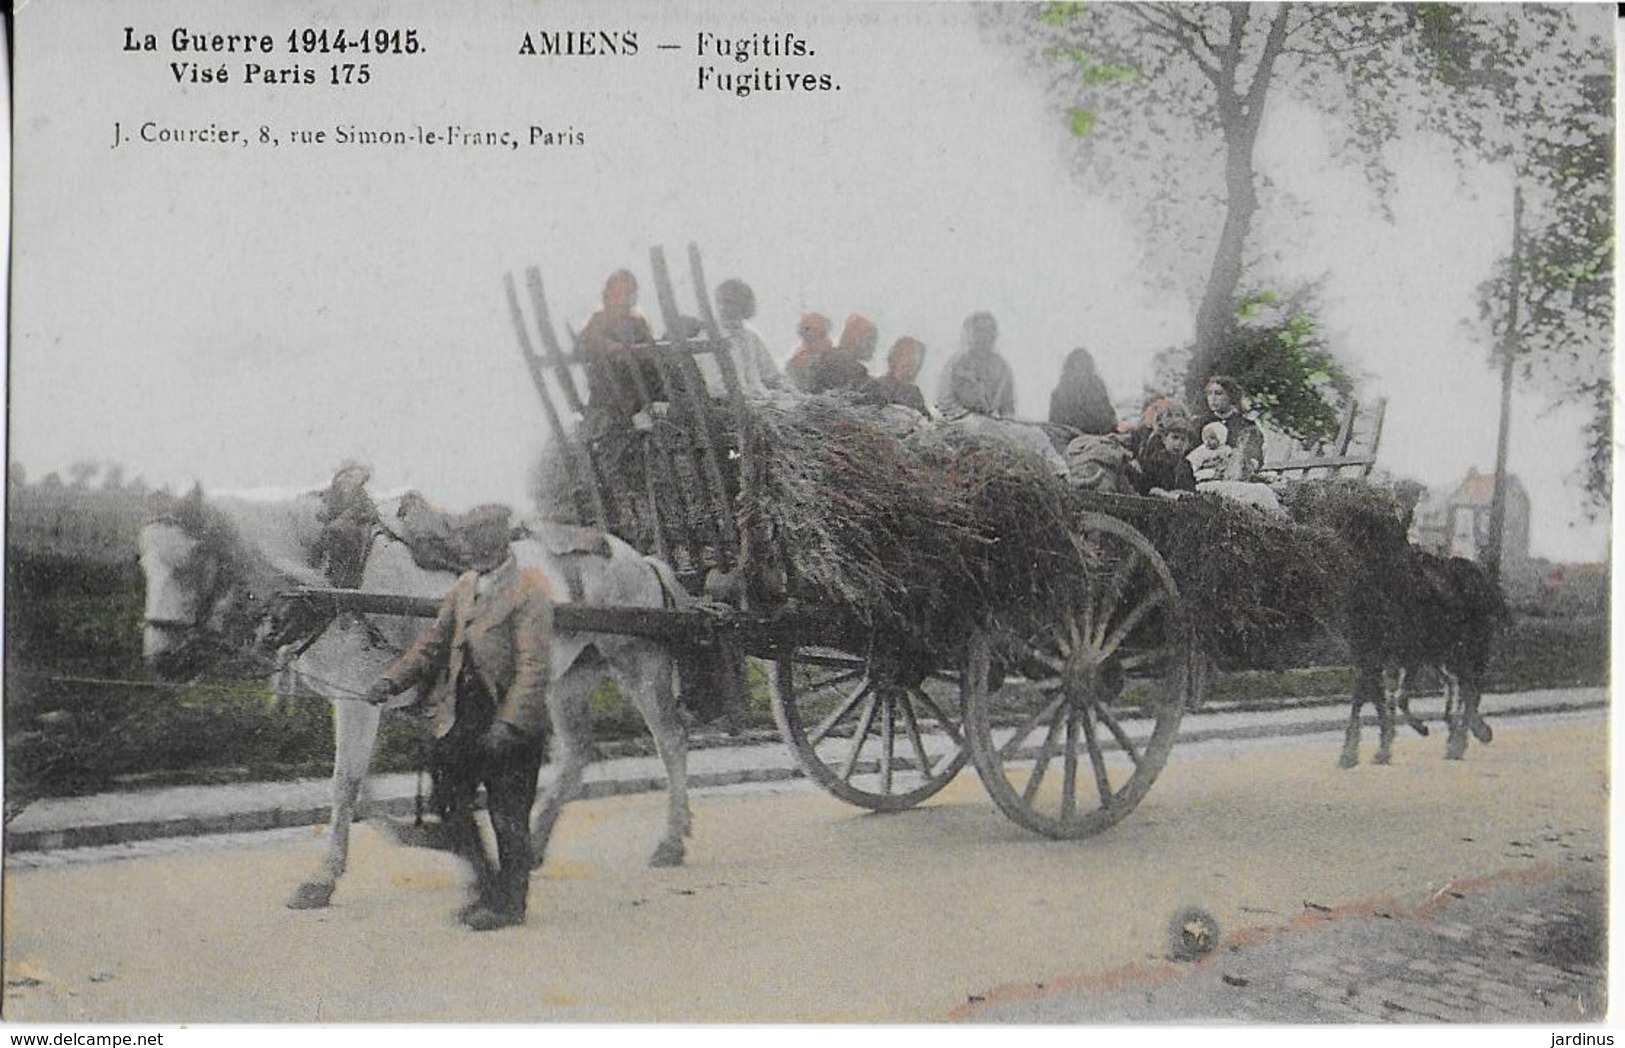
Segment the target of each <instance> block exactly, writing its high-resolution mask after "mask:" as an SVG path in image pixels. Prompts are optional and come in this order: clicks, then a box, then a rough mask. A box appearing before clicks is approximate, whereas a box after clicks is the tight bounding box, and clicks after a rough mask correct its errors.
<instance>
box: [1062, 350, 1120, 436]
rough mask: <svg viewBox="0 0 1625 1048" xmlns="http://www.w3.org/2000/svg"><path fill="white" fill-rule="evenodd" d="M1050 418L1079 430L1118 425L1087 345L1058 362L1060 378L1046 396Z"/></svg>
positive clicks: (1103, 430)
mask: <svg viewBox="0 0 1625 1048" xmlns="http://www.w3.org/2000/svg"><path fill="white" fill-rule="evenodd" d="M1049 420H1050V422H1052V423H1054V424H1055V425H1059V426H1069V427H1071V428H1072V429H1075V430H1077V431H1078V432H1079V433H1094V434H1105V433H1110V432H1112V430H1113V429H1115V428H1116V426H1117V412H1116V409H1114V408H1113V407H1112V398H1111V395H1110V394H1109V393H1107V391H1106V383H1105V382H1104V381H1103V380H1102V379H1101V377H1100V372H1098V371H1096V370H1095V358H1094V357H1093V356H1091V355H1090V354H1089V351H1088V350H1087V349H1082V348H1079V349H1074V350H1073V351H1072V352H1071V353H1069V354H1068V355H1067V358H1066V363H1064V364H1062V365H1061V378H1060V381H1059V382H1057V383H1056V384H1055V391H1054V392H1053V393H1051V394H1050V396H1049Z"/></svg>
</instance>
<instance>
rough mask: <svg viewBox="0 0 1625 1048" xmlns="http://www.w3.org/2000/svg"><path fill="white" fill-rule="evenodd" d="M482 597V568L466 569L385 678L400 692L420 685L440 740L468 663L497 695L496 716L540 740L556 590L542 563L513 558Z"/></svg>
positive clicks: (452, 719) (449, 723)
mask: <svg viewBox="0 0 1625 1048" xmlns="http://www.w3.org/2000/svg"><path fill="white" fill-rule="evenodd" d="M494 574H495V576H496V577H494V578H492V579H491V580H489V581H490V583H491V584H492V585H491V588H490V592H488V593H486V594H484V595H480V596H476V591H477V587H478V584H479V581H480V575H479V573H478V572H474V571H469V572H465V573H464V574H463V575H462V576H461V577H460V578H458V580H457V585H456V586H454V587H452V590H451V592H450V593H448V594H446V598H445V600H444V601H442V602H441V604H440V611H439V614H437V615H436V616H435V620H434V622H433V623H432V624H431V625H430V626H429V627H428V628H426V629H425V630H424V631H423V632H422V633H421V634H419V635H418V638H417V639H416V640H415V641H413V642H412V645H411V647H409V648H407V649H406V651H405V652H403V653H402V654H401V657H400V658H398V659H396V660H395V662H394V663H392V664H391V665H390V666H389V668H388V669H386V670H385V671H384V672H383V674H382V677H383V679H385V680H387V681H389V682H390V683H391V685H393V687H394V690H395V691H397V692H399V691H405V690H406V689H407V688H409V687H411V686H412V685H414V684H416V685H417V686H418V689H419V695H420V697H421V698H420V703H421V706H420V709H421V711H422V713H423V715H424V716H425V717H427V718H430V719H431V720H432V723H433V725H434V733H435V736H436V737H437V738H438V737H439V736H442V735H445V734H446V732H448V731H450V730H451V726H452V724H453V723H454V722H455V720H456V709H457V706H456V696H455V694H454V688H455V682H456V681H457V680H458V678H459V674H461V673H462V670H463V667H464V666H465V665H469V666H471V667H472V669H473V670H474V671H475V672H476V673H478V674H479V676H480V680H481V682H482V683H484V685H485V687H486V689H487V690H488V691H489V692H490V693H491V696H492V698H493V699H494V700H495V701H496V706H497V708H496V719H497V720H500V721H506V722H507V723H509V724H511V725H513V726H514V727H516V728H518V729H519V730H520V731H523V732H525V733H527V734H529V735H531V736H534V737H537V738H540V737H542V736H543V735H544V733H545V729H546V727H547V683H548V679H549V672H550V665H549V656H550V654H551V649H552V645H553V595H552V591H551V589H550V587H549V586H548V582H547V579H546V577H545V576H544V575H543V574H542V573H541V572H540V571H539V570H537V569H536V568H517V567H516V566H515V565H514V564H512V563H511V562H510V563H509V564H507V565H505V566H504V567H502V568H499V569H497V572H496V573H494Z"/></svg>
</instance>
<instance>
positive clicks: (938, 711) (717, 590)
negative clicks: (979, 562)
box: [322, 247, 1207, 838]
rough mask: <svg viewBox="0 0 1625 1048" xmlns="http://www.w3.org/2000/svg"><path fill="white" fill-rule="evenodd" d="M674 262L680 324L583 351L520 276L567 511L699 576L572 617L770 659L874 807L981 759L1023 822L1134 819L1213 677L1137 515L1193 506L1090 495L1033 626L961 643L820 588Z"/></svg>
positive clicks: (393, 602)
mask: <svg viewBox="0 0 1625 1048" xmlns="http://www.w3.org/2000/svg"><path fill="white" fill-rule="evenodd" d="M651 255H652V258H651V262H652V267H651V268H652V270H653V273H654V278H655V283H656V288H657V297H658V301H659V305H660V318H659V320H660V322H661V323H662V324H663V327H664V334H663V336H662V337H660V338H658V339H656V340H654V341H653V342H650V343H647V344H638V345H630V346H624V347H618V348H617V350H616V352H614V353H608V354H606V353H601V352H599V353H595V352H594V350H593V348H592V347H591V346H589V345H587V344H586V343H585V341H584V340H583V339H582V338H581V337H580V336H575V335H574V334H573V333H572V340H573V343H574V344H573V345H572V346H571V347H569V348H568V349H567V348H566V347H565V346H564V345H562V344H561V342H560V340H559V339H558V337H557V335H556V332H555V330H554V328H553V323H552V319H551V313H550V311H549V309H548V304H547V301H546V297H545V293H544V289H543V283H542V278H541V275H540V273H539V272H538V271H537V270H535V269H531V270H530V271H529V272H528V273H527V274H526V279H525V282H524V285H525V290H526V295H525V296H524V299H525V300H528V307H529V308H528V314H527V308H526V307H527V302H526V301H525V300H522V297H521V294H520V288H519V285H518V282H517V281H515V280H514V279H513V278H512V277H510V278H509V279H508V281H507V293H508V299H509V305H510V309H511V312H512V317H513V321H514V325H515V330H516V333H517V335H518V340H519V346H520V349H521V352H522V354H523V357H524V359H525V361H526V363H527V365H528V367H529V370H530V374H531V377H532V380H533V382H534V384H535V387H536V389H537V392H538V393H539V394H540V398H541V404H542V407H543V411H544V414H545V416H546V420H547V424H548V427H549V430H550V433H551V436H552V439H553V445H554V447H553V449H552V454H553V456H554V461H553V466H554V467H555V469H554V474H553V475H552V476H551V477H550V478H549V479H550V480H551V482H552V485H553V487H554V489H555V490H553V491H552V493H551V494H552V500H553V505H552V506H551V507H550V509H551V510H552V515H554V516H565V517H571V518H573V522H574V523H576V524H581V525H590V526H594V527H596V528H600V529H602V530H604V531H608V532H610V533H613V534H616V535H617V536H619V537H621V538H623V539H625V540H627V541H628V542H630V543H631V544H632V545H633V546H634V547H636V548H638V549H640V550H641V551H642V552H644V553H646V554H649V555H652V556H657V557H659V558H660V559H661V560H663V561H665V562H666V563H667V564H668V565H669V566H671V568H672V569H673V573H674V574H675V576H676V577H677V579H678V580H679V581H680V584H681V587H682V589H683V590H685V591H686V592H685V594H684V595H682V596H681V597H680V598H679V600H678V602H677V604H676V606H673V607H670V608H667V609H663V610H662V609H650V608H645V607H615V606H600V605H593V604H589V603H581V602H579V601H572V602H569V603H561V604H560V605H559V606H558V608H557V609H556V613H555V625H556V627H557V628H558V629H559V630H560V631H561V632H577V633H602V634H618V635H633V636H640V637H646V638H650V639H654V640H658V641H660V642H661V643H663V644H665V645H667V646H668V647H670V648H671V649H672V650H674V651H675V652H679V653H684V654H686V655H687V656H689V658H688V659H686V660H683V661H684V663H685V664H686V665H694V664H695V661H694V658H693V657H694V656H696V655H698V656H700V657H702V658H703V657H705V656H706V655H709V656H711V657H712V658H713V659H715V660H716V661H713V662H712V663H711V665H712V666H721V667H724V668H725V672H732V673H739V674H743V673H745V672H746V665H747V663H746V660H747V659H756V660H760V662H761V663H763V664H765V668H766V669H767V677H768V680H769V682H770V685H771V693H772V703H773V711H774V716H775V719H776V720H777V723H778V725H779V728H780V731H781V733H782V735H783V737H784V739H785V741H786V742H787V743H788V744H789V745H790V747H791V749H792V750H793V751H794V753H795V755H796V757H797V759H798V761H799V762H800V765H801V767H802V768H803V769H804V770H805V772H806V774H807V775H808V777H810V778H811V779H812V780H813V781H815V782H817V783H818V784H819V785H820V786H822V787H823V788H825V789H826V790H828V791H829V792H830V793H832V794H834V795H835V796H837V797H839V798H841V799H842V800H845V801H847V802H849V803H852V804H855V805H858V806H861V807H865V808H869V809H872V810H876V811H899V810H903V809H906V808H909V807H911V806H913V805H916V804H918V803H920V802H921V801H923V800H925V799H926V798H928V797H930V796H932V795H933V794H935V793H936V792H938V791H939V790H941V789H942V788H943V787H944V786H946V785H947V784H948V783H949V782H950V781H951V780H952V779H953V778H954V777H955V776H956V775H957V774H958V773H959V772H960V771H961V770H962V769H963V767H964V766H965V764H966V763H967V762H974V764H975V766H976V768H977V771H978V772H979V774H980V776H981V778H982V780H983V782H984V783H985V784H986V787H987V789H988V791H989V793H990V794H991V795H992V797H993V799H994V801H995V802H996V803H997V804H998V806H999V807H1000V808H1001V809H1002V810H1003V811H1005V812H1006V814H1008V815H1009V816H1010V817H1011V818H1012V819H1014V820H1015V821H1016V822H1018V823H1020V824H1021V825H1023V826H1026V827H1028V828H1030V829H1032V830H1035V831H1037V832H1039V833H1042V834H1045V835H1048V836H1051V837H1058V838H1073V837H1083V836H1087V835H1090V834H1093V833H1097V832H1099V831H1101V830H1103V829H1105V828H1107V827H1109V826H1111V825H1113V824H1114V823H1116V822H1117V821H1118V820H1120V819H1122V818H1123V817H1124V816H1126V815H1127V814H1128V813H1129V812H1130V811H1132V810H1133V808H1134V807H1135V805H1136V804H1138V803H1139V801H1140V800H1141V799H1142V798H1143V797H1144V796H1145V794H1146V793H1147V791H1148V790H1149V789H1150V787H1151V785H1152V783H1153V782H1154V781H1155V780H1156V777H1157V775H1158V773H1159V772H1160V771H1161V769H1162V767H1163V765H1164V763H1165V762H1166V760H1167V758H1168V755H1169V752H1170V750H1171V749H1172V746H1173V743H1174V739H1175V736H1176V734H1177V732H1178V727H1179V723H1180V719H1181V717H1182V715H1183V713H1184V711H1185V710H1186V708H1187V707H1189V706H1191V705H1193V704H1194V703H1196V702H1199V701H1200V700H1201V698H1202V696H1200V695H1198V694H1196V692H1197V689H1198V688H1200V687H1201V686H1202V685H1201V683H1200V682H1202V681H1204V680H1205V679H1206V676H1207V675H1206V674H1204V673H1201V672H1198V671H1197V667H1198V666H1199V664H1200V662H1201V660H1200V656H1199V655H1198V653H1197V651H1196V647H1195V643H1194V637H1193V633H1192V631H1191V630H1190V629H1189V627H1188V625H1187V622H1186V619H1185V609H1184V605H1183V603H1182V601H1181V599H1180V594H1179V589H1178V587H1177V585H1176V584H1175V582H1174V578H1173V575H1172V574H1171V572H1170V571H1169V568H1168V565H1167V564H1165V563H1164V561H1163V558H1162V556H1161V555H1160V554H1159V553H1158V551H1157V549H1156V548H1155V547H1154V546H1153V545H1152V543H1151V541H1150V540H1148V539H1147V538H1146V536H1145V535H1144V534H1142V532H1141V531H1140V530H1139V529H1138V528H1137V527H1136V523H1135V522H1136V521H1137V520H1139V519H1141V518H1144V517H1145V516H1147V515H1152V514H1160V513H1166V512H1168V511H1169V504H1168V503H1167V502H1165V501H1163V500H1160V499H1150V498H1139V497H1134V496H1112V495H1099V494H1087V493H1076V495H1075V496H1073V498H1074V500H1075V501H1074V505H1073V507H1072V508H1073V512H1072V513H1071V516H1070V519H1069V520H1068V521H1067V522H1066V526H1065V529H1064V538H1063V540H1062V541H1063V542H1064V543H1065V545H1066V548H1065V549H1063V550H1059V551H1057V550H1054V549H1051V550H1049V551H1048V553H1049V557H1048V560H1047V561H1046V568H1045V570H1046V571H1049V572H1051V573H1052V574H1057V575H1066V576H1069V578H1068V579H1067V582H1068V584H1067V585H1065V586H1061V587H1057V588H1056V589H1055V590H1054V591H1053V594H1052V596H1053V595H1054V594H1060V595H1063V596H1062V599H1059V600H1056V601H1055V602H1054V603H1052V604H1050V605H1049V606H1045V607H1042V608H1038V609H1032V610H1033V611H1035V612H1036V613H1035V614H1029V615H1026V616H1024V617H1023V619H1022V625H1021V626H1020V627H1019V628H1017V627H1013V626H1010V625H1008V624H1003V623H999V622H995V621H991V620H989V619H987V618H985V617H981V616H977V615H972V616H970V617H969V618H963V617H954V616H949V617H950V618H954V621H955V622H956V626H955V629H954V630H953V631H952V632H951V633H950V635H949V636H948V638H947V643H943V642H942V638H941V637H940V636H939V637H938V639H937V643H935V644H933V645H925V644H922V643H920V642H919V641H918V639H917V638H913V637H910V636H908V635H906V633H905V632H899V631H897V630H895V629H888V628H887V627H885V626H884V625H877V624H876V623H875V622H874V621H873V617H872V616H868V615H866V614H864V611H865V610H866V609H863V608H856V607H850V606H843V605H842V604H840V603H839V602H827V601H826V602H818V601H808V600H806V599H800V598H798V594H797V587H796V586H795V584H794V579H793V576H794V573H795V572H794V565H793V561H794V559H795V558H794V557H790V556H786V555H785V551H784V550H782V549H775V548H772V547H773V545H774V540H772V539H770V538H766V537H764V536H763V534H762V532H761V529H760V528H756V527H752V526H751V524H750V521H749V517H750V516H751V515H750V514H749V513H747V512H744V511H743V507H749V506H751V505H753V504H754V503H755V501H756V500H757V499H758V498H759V497H760V496H759V494H758V486H759V485H760V484H761V483H762V482H763V478H764V473H765V471H766V466H765V465H764V463H763V461H762V453H761V448H760V446H759V445H760V441H761V434H760V431H759V428H758V427H755V426H752V425H750V424H749V419H750V416H751V413H752V412H753V411H756V410H759V406H757V405H753V404H751V403H749V402H747V399H746V397H745V394H744V391H743V388H742V384H741V382H740V378H739V375H738V373H737V371H736V368H735V362H734V359H733V357H732V355H731V353H730V352H729V341H728V337H727V335H726V333H725V332H724V330H723V328H722V325H721V323H720V322H719V320H718V318H717V315H716V313H715V312H714V311H713V309H712V307H711V303H710V299H709V295H708V293H707V291H706V289H707V288H708V286H709V285H708V284H707V283H706V279H705V275H704V272H703V269H702V265H701V260H700V256H699V253H698V251H697V250H695V249H694V248H692V247H691V248H690V250H689V265H690V273H691V283H692V287H693V289H694V290H695V292H696V297H697V299H698V311H699V317H698V318H697V319H690V318H688V317H686V316H684V315H683V314H681V313H680V312H679V310H678V307H677V304H676V303H677V298H676V293H675V289H674V286H673V282H672V280H671V276H670V273H669V271H668V268H667V265H666V261H665V258H664V255H663V253H662V252H661V251H660V249H658V248H656V249H655V250H654V251H653V252H652V253H651ZM702 362H705V363H703V364H702ZM589 369H597V373H596V374H594V375H592V376H590V377H589V376H588V374H587V372H588V370H589ZM606 377H607V382H608V384H609V386H608V388H611V389H612V390H614V391H617V392H618V393H619V394H620V396H619V398H618V400H619V402H620V403H621V404H622V405H630V406H631V407H633V408H636V411H635V412H632V416H633V417H625V416H624V415H623V416H622V417H618V418H613V419H612V420H611V424H608V425H606V424H604V420H603V418H602V417H601V416H595V409H594V405H593V404H592V395H591V394H588V395H583V392H582V391H583V389H584V388H594V389H597V390H602V389H604V388H606V385H605V384H606ZM629 463H630V465H629ZM927 526H929V523H928V524H927ZM1052 545H1054V544H1053V543H1052ZM891 552H895V551H888V550H886V549H884V548H880V549H877V550H876V551H875V552H874V555H875V556H876V557H877V558H878V559H879V561H881V562H883V561H884V560H885V559H886V558H887V556H888V555H889V553H891ZM878 566H879V567H883V566H884V565H883V564H880V565H878ZM787 574H788V575H789V576H791V578H790V579H788V580H787V578H786V575H787ZM322 599H324V600H331V601H335V602H337V603H338V604H340V605H341V606H343V607H346V608H349V609H352V610H355V611H360V612H364V613H365V612H373V613H380V614H403V613H404V614H415V615H429V614H433V612H434V602H432V601H428V600H424V599H421V598H405V597H398V596H392V595H380V594H369V593H361V592H335V591H325V592H324V593H323V594H322ZM938 599H939V600H940V594H939V595H938ZM966 599H967V601H968V600H969V597H968V595H967V597H966ZM949 602H950V603H951V602H952V596H951V595H950V600H949ZM713 679H714V678H713ZM693 686H694V685H693V682H692V681H690V682H685V689H687V688H692V687H693ZM745 686H746V685H745V682H744V681H740V682H739V687H740V688H741V689H743V688H744V687H745Z"/></svg>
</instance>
